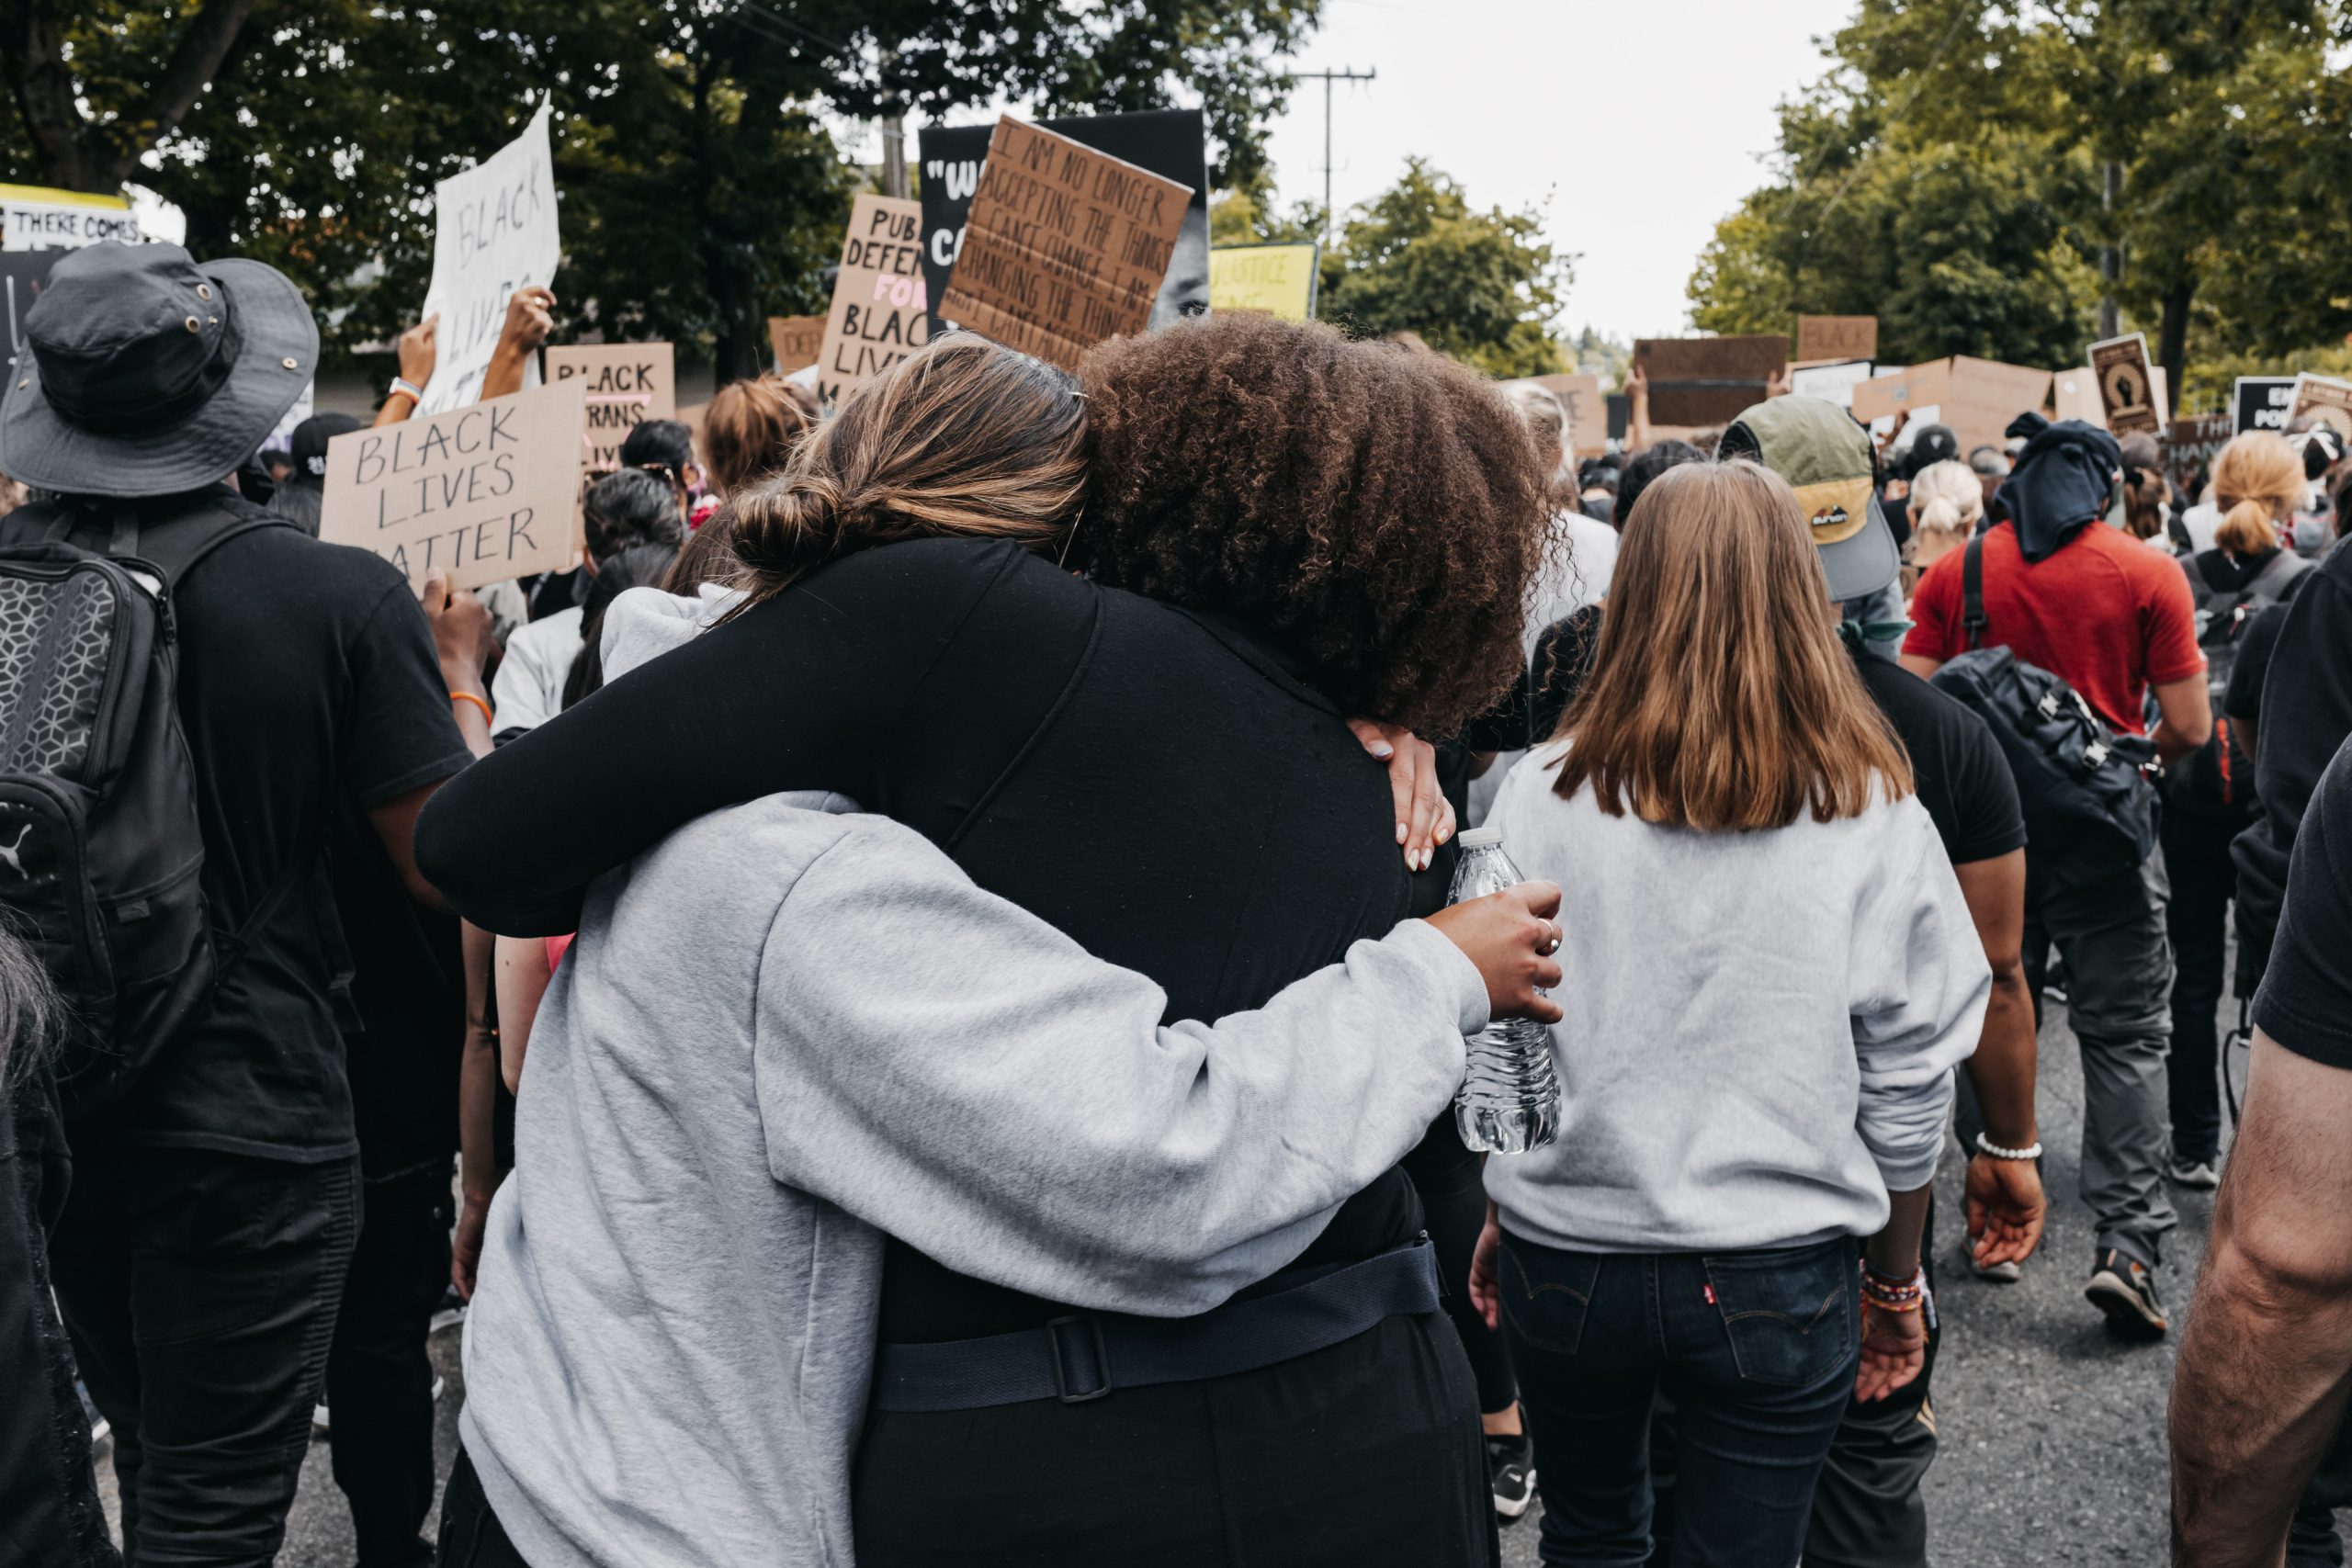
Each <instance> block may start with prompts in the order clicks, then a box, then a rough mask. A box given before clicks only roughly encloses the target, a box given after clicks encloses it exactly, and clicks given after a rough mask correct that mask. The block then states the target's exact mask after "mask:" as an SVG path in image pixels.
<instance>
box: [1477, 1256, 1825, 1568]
mask: <svg viewBox="0 0 2352 1568" xmlns="http://www.w3.org/2000/svg"><path fill="white" fill-rule="evenodd" d="M1855 1250H1856V1249H1855V1244H1854V1242H1853V1241H1851V1240H1850V1239H1849V1238H1846V1237H1839V1238H1838V1239H1837V1240H1835V1241H1830V1242H1825V1243H1821V1244H1818V1245H1815V1246H1809V1247H1780V1248H1771V1249H1763V1250H1758V1251H1751V1252H1724V1253H1711V1254H1706V1255H1703V1256H1702V1255H1700V1254H1696V1253H1648V1254H1613V1255H1607V1256H1604V1255H1601V1254H1598V1253H1589V1252H1571V1251H1567V1250H1566V1249H1563V1248H1558V1247H1541V1246H1537V1245H1536V1244H1534V1243H1532V1242H1528V1241H1523V1240H1521V1239H1520V1238H1518V1237H1515V1236H1510V1235H1505V1237H1504V1238H1503V1248H1502V1259H1501V1267H1500V1269H1499V1270H1498V1291H1499V1292H1500V1294H1501V1297H1502V1303H1503V1304H1502V1317H1503V1331H1504V1333H1505V1334H1506V1335H1507V1336H1509V1337H1510V1358H1511V1365H1512V1366H1513V1367H1514V1368H1515V1369H1517V1371H1518V1372H1519V1376H1520V1398H1521V1403H1522V1404H1524V1406H1525V1408H1526V1411H1527V1427H1528V1431H1529V1433H1530V1434H1531V1435H1532V1437H1533V1438H1534V1444H1535V1465H1536V1471H1537V1474H1538V1476H1539V1480H1538V1482H1537V1491H1538V1492H1539V1494H1540V1495H1542V1497H1543V1500H1544V1524H1543V1531H1542V1539H1541V1542H1540V1552H1541V1555H1542V1558H1543V1561H1544V1563H1545V1564H1546V1565H1547V1568H1641V1565H1642V1564H1644V1563H1645V1562H1649V1561H1650V1560H1651V1547H1652V1534H1651V1530H1652V1525H1653V1512H1652V1503H1651V1492H1650V1473H1651V1472H1650V1466H1651V1446H1652V1441H1651V1423H1652V1416H1653V1412H1654V1411H1655V1409H1656V1406H1657V1399H1658V1396H1659V1395H1660V1393H1664V1394H1665V1395H1666V1396H1667V1397H1668V1398H1669V1399H1671V1400H1672V1401H1673V1403H1674V1407H1675V1409H1674V1419H1675V1427H1676V1438H1675V1442H1674V1448H1675V1450H1676V1452H1675V1458H1676V1468H1677V1472H1678V1478H1679V1485H1678V1487H1677V1489H1676V1498H1675V1519H1674V1543H1673V1547H1672V1555H1671V1556H1670V1557H1668V1562H1672V1563H1676V1564H1691V1563H1706V1564H1710V1565H1713V1568H1742V1565H1749V1564H1752V1565H1754V1568H1786V1565H1787V1564H1789V1563H1791V1562H1795V1561H1796V1560H1797V1555H1798V1552H1799V1551H1800V1550H1801V1549H1802V1548H1803V1546H1804V1539H1805V1529H1806V1524H1807V1521H1808V1518H1809V1517H1810V1515H1811V1512H1812V1508H1813V1494H1814V1484H1815V1479H1816V1478H1817V1477H1818V1476H1819V1474H1820V1472H1821V1467H1822V1463H1823V1461H1824V1459H1825V1458H1826V1455H1827V1453H1828V1451H1829V1445H1830V1441H1831V1439H1832V1438H1833V1437H1834V1436H1835V1434H1836V1432H1837V1430H1838V1421H1839V1418H1840V1416H1842V1415H1843V1414H1844V1411H1845V1408H1846V1405H1847V1404H1848V1403H1849V1400H1850V1399H1851V1398H1852V1395H1853V1380H1854V1365H1855V1360H1856V1358H1857V1357H1858V1356H1859V1355H1860V1303H1859V1299H1858V1296H1859V1287H1858V1285H1857V1283H1856V1274H1855V1268H1854V1258H1855Z"/></svg>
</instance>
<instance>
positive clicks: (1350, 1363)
mask: <svg viewBox="0 0 2352 1568" xmlns="http://www.w3.org/2000/svg"><path fill="white" fill-rule="evenodd" d="M1475 1391H1476V1384H1475V1383H1474V1382H1472V1379H1471V1376H1470V1368H1469V1366H1468V1364H1467V1363H1466V1362H1465V1361H1464V1359H1463V1354H1462V1342H1461V1339H1460V1337H1458V1336H1457V1335H1456V1334H1455V1333H1454V1332H1453V1325H1452V1324H1450V1323H1448V1322H1447V1321H1446V1319H1445V1317H1444V1314H1442V1313H1434V1312H1432V1313H1423V1314H1418V1315H1416V1316H1411V1317H1392V1318H1388V1319H1386V1320H1385V1321H1384V1322H1382V1323H1380V1324H1379V1325H1376V1326H1374V1327H1372V1328H1369V1329H1366V1330H1365V1331H1364V1332H1363V1333H1362V1334H1359V1335H1357V1336H1356V1337H1353V1338H1351V1339H1346V1340H1342V1341H1341V1342H1340V1343H1339V1344H1337V1345H1334V1346H1331V1347H1329V1348H1328V1349H1322V1350H1317V1351H1316V1352H1314V1353H1313V1354H1312V1355H1306V1356H1300V1357H1297V1358H1295V1359H1292V1360H1288V1361H1283V1362H1280V1363H1278V1364H1276V1365H1274V1366H1271V1367H1261V1368H1260V1369H1259V1370H1257V1371H1249V1372H1237V1373H1235V1374H1233V1375H1232V1376H1230V1377H1220V1378H1208V1379H1204V1380H1203V1381H1201V1382H1182V1383H1161V1384H1159V1385H1156V1386H1152V1387H1146V1388H1123V1389H1119V1390H1117V1391H1116V1392H1114V1393H1112V1394H1111V1395H1110V1396H1109V1397H1108V1398H1105V1399H1100V1400H1096V1401H1094V1402H1092V1403H1091V1404H1075V1405H1065V1404H1059V1403H1057V1402H1056V1401H1054V1400H1050V1399H1043V1400H1031V1401H1028V1402H1025V1403H1023V1404H1001V1405H996V1406H994V1407H992V1408H989V1409H984V1410H956V1411H946V1412H942V1413H937V1414H912V1413H908V1412H902V1411H880V1412H876V1413H874V1414H873V1415H872V1416H869V1417H868V1419H867V1424H866V1428H865V1435H864V1437H863V1438H862V1440H861V1441H860V1442H859V1444H858V1448H857V1454H856V1460H855V1470H854V1472H853V1478H852V1483H851V1484H852V1497H851V1501H852V1505H853V1508H854V1519H855V1522H854V1529H855V1532H856V1546H857V1561H858V1564H859V1568H908V1565H910V1564H933V1563H936V1564H943V1565H944V1564H951V1563H952V1564H957V1565H959V1568H960V1565H962V1564H967V1563H975V1562H987V1563H998V1562H1003V1563H1016V1562H1017V1563H1020V1564H1022V1565H1023V1568H1046V1565H1050V1564H1061V1563H1068V1564H1071V1565H1072V1568H1101V1565H1102V1564H1105V1563H1117V1564H1119V1565H1120V1568H1260V1565H1265V1568H1273V1565H1280V1568H1322V1565H1329V1568H1385V1565H1388V1564H1394V1565H1395V1568H1465V1565H1470V1564H1482V1563H1494V1562H1498V1561H1499V1560H1500V1557H1501V1545H1500V1541H1499V1539H1498V1535H1497V1531H1496V1524H1495V1508H1494V1503H1493V1501H1492V1499H1491V1496H1490V1495H1489V1493H1488V1490H1487V1456H1486V1446H1485V1442H1484V1440H1483V1438H1481V1436H1480V1434H1479V1430H1478V1410H1477V1404H1478V1401H1477V1397H1476V1392H1475ZM445 1511H446V1510H445ZM444 1539H445V1540H446V1539H447V1531H446V1529H445V1531H444ZM444 1561H445V1562H448V1561H450V1560H449V1559H447V1557H445V1558H444ZM456 1561H457V1562H458V1564H459V1568H464V1565H465V1560H464V1559H462V1558H459V1559H457V1560H456ZM482 1561H483V1562H495V1561H496V1560H495V1559H491V1558H484V1559H483V1560H482Z"/></svg>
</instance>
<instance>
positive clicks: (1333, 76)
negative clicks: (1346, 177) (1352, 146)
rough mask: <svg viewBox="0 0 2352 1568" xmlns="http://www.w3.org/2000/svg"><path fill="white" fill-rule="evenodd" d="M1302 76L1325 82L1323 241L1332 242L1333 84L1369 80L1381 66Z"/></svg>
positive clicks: (1311, 72) (1303, 74)
mask: <svg viewBox="0 0 2352 1568" xmlns="http://www.w3.org/2000/svg"><path fill="white" fill-rule="evenodd" d="M1298 74H1299V75H1300V77H1301V78H1303V79H1305V80H1308V81H1313V80H1315V79H1317V78H1318V77H1319V78H1320V79H1321V80H1322V83H1323V243H1324V245H1325V246H1326V247H1327V248H1328V247H1329V245H1330V243H1331V84H1332V83H1334V82H1369V81H1371V80H1373V79H1374V77H1376V76H1378V75H1379V74H1380V67H1378V66H1377V65H1375V66H1374V67H1373V68H1372V69H1371V70H1369V71H1358V70H1356V69H1354V68H1353V67H1351V66H1343V67H1341V68H1340V69H1339V70H1336V71H1302V72H1300V73H1298Z"/></svg>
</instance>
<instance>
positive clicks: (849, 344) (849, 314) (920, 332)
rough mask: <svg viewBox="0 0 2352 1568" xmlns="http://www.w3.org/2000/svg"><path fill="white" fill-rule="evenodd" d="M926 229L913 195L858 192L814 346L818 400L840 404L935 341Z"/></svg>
mask: <svg viewBox="0 0 2352 1568" xmlns="http://www.w3.org/2000/svg"><path fill="white" fill-rule="evenodd" d="M921 236H922V208H921V207H920V206H918V205H917V204H916V203H914V202H912V201H905V200H901V199H899V198H898V197H888V196H861V197H858V198H857V201H856V203H855V205H854V206H853V207H852V208H851V209H850V215H849V232H848V234H847V235H846V236H844V237H843V239H842V266H841V271H840V273H839V274H837V275H836V276H834V278H833V308H832V310H831V312H830V313H828V314H827V316H826V317H825V341H824V343H823V344H822V345H821V346H820V348H819V350H818V353H817V400H818V401H819V402H820V403H825V404H827V405H834V404H838V403H839V402H840V401H841V400H842V399H843V398H845V397H847V396H848V395H849V394H850V393H852V392H854V391H855V390H856V389H858V388H859V387H860V386H862V385H863V384H865V382H867V381H871V380H872V379H874V378H875V377H876V376H879V375H880V374H882V372H884V371H885V370H888V368H890V367H891V366H893V365H896V364H897V363H899V360H901V359H904V358H905V357H906V356H907V355H910V354H912V353H913V352H914V351H915V350H916V349H919V348H921V347H922V345H923V344H927V343H929V342H930V341H931V312H930V311H929V310H925V309H924V305H923V283H922V246H921V243H920V240H921ZM989 335H990V336H994V335H995V334H993V333H990V334H989Z"/></svg>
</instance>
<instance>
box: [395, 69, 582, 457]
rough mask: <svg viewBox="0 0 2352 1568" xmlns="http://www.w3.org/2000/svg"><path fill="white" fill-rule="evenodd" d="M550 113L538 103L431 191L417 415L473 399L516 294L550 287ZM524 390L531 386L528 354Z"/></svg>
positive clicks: (533, 370)
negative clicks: (427, 342)
mask: <svg viewBox="0 0 2352 1568" xmlns="http://www.w3.org/2000/svg"><path fill="white" fill-rule="evenodd" d="M549 107H550V106H549V105H548V104H541V105H540V106H539V109H538V112H537V114H535V115H533V116H532V117H531V123H530V124H528V125H526V126H525V127H524V128H523V134H522V135H520V136H518V137H516V138H515V140H514V141H510V142H508V143H507V144H506V145H505V146H503V147H502V148H500V149H499V150H498V151H497V152H493V153H492V154H491V155H490V156H489V157H488V158H485V159H483V160H482V161H481V163H480V164H476V165H475V166H474V167H472V168H470V169H468V170H467V171H466V172H465V173H464V174H462V175H450V176H449V177H448V178H447V179H446V180H443V181H442V182H441V183H440V184H439V185H438V186H435V187H434V192H433V209H434V216H435V230H434V234H433V286H432V287H431V288H427V289H426V290H425V291H424V310H422V311H421V312H419V315H418V320H420V321H422V320H423V319H424V317H426V316H431V315H435V314H436V313H437V314H438V315H439V316H440V318H441V324H440V326H439V327H438V328H436V329H435V333H434V344H435V355H434V363H433V379H432V380H430V381H428V382H426V383H425V387H424V401H423V402H421V403H419V404H418V405H417V408H416V412H418V413H420V414H435V413H440V412H444V411H445V410H447V409H453V408H458V407H461V406H462V405H464V404H467V403H470V402H472V401H474V400H477V399H479V398H480V397H481V380H482V374H483V372H485V371H487V370H488V369H489V368H490V356H491V355H492V353H493V352H494V351H495V350H496V349H497V347H498V333H499V329H500V328H502V327H503V326H504V325H505V324H506V301H507V299H508V297H509V296H511V295H512V294H513V293H514V292H515V290H516V289H517V288H547V287H548V285H549V284H551V283H553V282H554V281H555V269H556V264H557V263H558V262H559V261H560V260H561V259H562V245H561V243H560V239H559V237H558V235H557V232H556V217H555V161H554V156H553V153H552V152H551V151H550V149H549V146H548V112H549ZM525 375H526V380H525V382H524V385H526V386H535V385H537V381H538V365H537V358H536V356H535V357H534V358H533V359H532V360H531V361H530V362H529V364H528V366H527V367H526V371H525Z"/></svg>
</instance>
